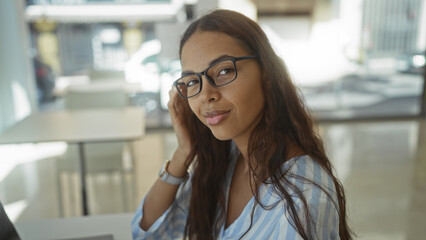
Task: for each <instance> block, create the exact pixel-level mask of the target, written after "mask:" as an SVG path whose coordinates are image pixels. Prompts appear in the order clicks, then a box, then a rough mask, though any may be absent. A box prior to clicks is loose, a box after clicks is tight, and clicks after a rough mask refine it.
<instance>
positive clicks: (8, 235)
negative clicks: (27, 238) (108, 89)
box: [0, 202, 21, 240]
mask: <svg viewBox="0 0 426 240" xmlns="http://www.w3.org/2000/svg"><path fill="white" fill-rule="evenodd" d="M0 239H2V240H3V239H4V240H18V239H21V238H20V237H19V235H18V232H17V231H16V229H15V226H13V223H12V222H11V221H10V219H9V217H8V216H7V214H6V211H5V210H4V207H3V204H2V203H1V202H0Z"/></svg>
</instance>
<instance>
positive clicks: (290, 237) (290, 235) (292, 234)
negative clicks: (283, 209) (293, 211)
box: [285, 224, 296, 240]
mask: <svg viewBox="0 0 426 240" xmlns="http://www.w3.org/2000/svg"><path fill="white" fill-rule="evenodd" d="M285 239H286V240H294V239H296V230H295V229H294V228H293V226H291V225H290V224H288V228H287V235H286V237H285Z"/></svg>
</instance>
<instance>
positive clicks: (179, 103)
mask: <svg viewBox="0 0 426 240" xmlns="http://www.w3.org/2000/svg"><path fill="white" fill-rule="evenodd" d="M169 97H170V100H169V102H168V104H167V107H168V109H169V113H170V117H171V120H172V125H173V129H174V131H175V134H176V138H177V142H178V149H176V151H175V154H174V157H173V158H174V159H175V158H176V160H178V161H181V160H183V161H184V162H183V163H186V159H187V157H188V155H189V154H190V152H191V138H190V135H189V130H188V127H187V125H186V124H187V123H186V122H185V119H186V118H187V117H188V116H187V115H188V114H190V113H189V112H188V111H185V106H184V104H185V102H184V100H183V98H181V97H180V96H179V94H178V92H177V89H176V88H175V87H174V86H172V89H171V90H170V91H169ZM189 164H190V162H189V163H186V167H188V165H189Z"/></svg>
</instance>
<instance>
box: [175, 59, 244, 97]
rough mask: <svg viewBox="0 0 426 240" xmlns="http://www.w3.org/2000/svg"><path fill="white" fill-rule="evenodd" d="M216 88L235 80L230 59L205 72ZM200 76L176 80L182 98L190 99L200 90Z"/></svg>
mask: <svg viewBox="0 0 426 240" xmlns="http://www.w3.org/2000/svg"><path fill="white" fill-rule="evenodd" d="M205 74H206V76H207V78H209V81H210V82H211V83H214V85H215V86H216V87H218V86H222V85H225V84H228V83H229V82H231V81H233V80H234V79H235V78H236V74H237V70H236V69H235V64H234V61H233V60H232V59H230V60H225V61H222V62H219V63H217V64H215V65H212V66H211V67H210V68H208V69H207V70H206V72H205ZM200 81H201V75H197V74H190V75H187V76H184V77H182V78H180V79H179V80H177V88H178V90H179V92H180V93H181V94H182V96H184V97H192V96H194V95H196V94H198V93H199V92H200V90H201V83H200Z"/></svg>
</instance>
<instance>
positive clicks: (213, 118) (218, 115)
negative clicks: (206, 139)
mask: <svg viewBox="0 0 426 240" xmlns="http://www.w3.org/2000/svg"><path fill="white" fill-rule="evenodd" d="M230 112H231V111H229V110H228V111H225V110H215V111H209V112H206V113H205V114H204V117H205V118H206V119H207V123H208V124H209V125H211V126H214V125H218V124H219V123H221V122H223V121H224V120H225V119H226V118H227V117H228V116H229V113H230Z"/></svg>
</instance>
